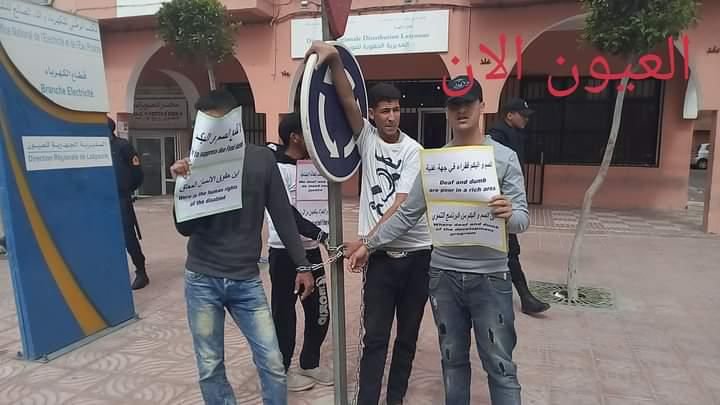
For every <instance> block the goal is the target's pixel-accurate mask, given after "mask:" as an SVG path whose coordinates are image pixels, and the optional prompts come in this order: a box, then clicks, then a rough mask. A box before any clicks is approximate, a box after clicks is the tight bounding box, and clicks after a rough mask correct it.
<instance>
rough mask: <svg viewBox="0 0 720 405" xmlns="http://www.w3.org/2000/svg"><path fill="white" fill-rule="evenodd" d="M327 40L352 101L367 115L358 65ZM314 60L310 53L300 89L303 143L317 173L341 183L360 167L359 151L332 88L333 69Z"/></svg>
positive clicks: (344, 50) (365, 95)
mask: <svg viewBox="0 0 720 405" xmlns="http://www.w3.org/2000/svg"><path fill="white" fill-rule="evenodd" d="M328 43H329V44H332V45H333V46H335V48H337V50H338V52H339V53H340V59H341V60H342V62H343V65H344V66H345V74H346V75H347V77H348V80H349V81H350V85H351V86H352V88H353V92H354V93H355V100H356V101H357V103H358V105H359V106H360V111H361V112H362V115H363V117H365V118H367V114H368V101H367V91H366V89H365V79H364V78H363V74H362V70H361V69H360V64H359V63H358V62H357V60H356V59H355V57H354V56H353V54H352V53H351V52H350V50H349V49H347V48H346V47H345V46H344V45H342V44H341V43H339V42H335V41H331V42H328ZM316 63H317V55H315V54H312V55H310V57H308V60H307V62H306V65H305V72H304V74H303V78H302V88H301V90H300V116H301V117H302V125H303V134H304V137H305V144H306V145H307V148H308V152H309V154H310V157H311V158H312V160H313V161H314V162H315V165H316V166H317V168H318V170H319V171H320V173H322V175H323V176H325V177H326V178H327V179H328V180H330V181H333V182H337V183H341V182H343V181H346V180H347V179H349V178H350V177H352V176H353V175H354V174H355V172H356V171H357V169H358V167H360V153H359V152H358V148H357V145H356V144H355V139H354V138H353V131H352V128H351V127H350V123H349V122H348V120H347V118H346V117H345V110H344V109H343V107H342V104H341V103H340V99H339V98H338V95H337V92H336V91H335V86H334V85H333V82H332V72H331V71H330V68H329V66H328V65H327V64H323V65H321V66H319V68H318V69H317V70H315V66H316Z"/></svg>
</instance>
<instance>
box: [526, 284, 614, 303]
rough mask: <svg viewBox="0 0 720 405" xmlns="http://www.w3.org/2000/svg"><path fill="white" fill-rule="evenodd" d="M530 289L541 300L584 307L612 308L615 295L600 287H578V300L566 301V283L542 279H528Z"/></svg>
mask: <svg viewBox="0 0 720 405" xmlns="http://www.w3.org/2000/svg"><path fill="white" fill-rule="evenodd" d="M528 284H529V287H530V291H532V293H533V294H534V295H535V296H536V297H537V298H538V299H539V300H541V301H545V302H547V303H550V304H552V303H555V304H564V305H571V306H578V307H586V308H600V309H614V308H615V296H614V294H613V292H612V291H610V290H608V289H606V288H600V287H582V286H581V287H579V288H578V290H579V291H578V301H577V302H572V303H571V302H568V299H567V285H566V284H558V283H548V282H544V281H529V282H528Z"/></svg>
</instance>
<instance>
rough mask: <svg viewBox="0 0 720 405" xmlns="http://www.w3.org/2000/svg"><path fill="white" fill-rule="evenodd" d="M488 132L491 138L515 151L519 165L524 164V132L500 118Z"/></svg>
mask: <svg viewBox="0 0 720 405" xmlns="http://www.w3.org/2000/svg"><path fill="white" fill-rule="evenodd" d="M488 133H489V134H490V136H491V137H492V139H494V140H496V141H498V142H500V143H501V144H503V145H505V146H507V147H508V148H510V149H512V150H513V151H515V153H517V155H518V160H519V161H520V166H521V167H522V166H523V165H524V164H525V134H523V133H522V132H520V131H518V130H517V129H515V128H512V127H511V126H509V125H508V124H507V123H506V122H505V121H503V120H500V121H499V122H497V123H496V124H495V125H493V126H492V127H491V128H490V129H489V130H488Z"/></svg>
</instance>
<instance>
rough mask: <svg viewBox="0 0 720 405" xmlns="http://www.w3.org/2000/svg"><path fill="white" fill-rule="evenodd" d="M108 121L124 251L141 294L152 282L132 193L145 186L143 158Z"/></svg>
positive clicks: (133, 284)
mask: <svg viewBox="0 0 720 405" xmlns="http://www.w3.org/2000/svg"><path fill="white" fill-rule="evenodd" d="M107 121H108V127H109V128H110V132H111V133H112V137H111V138H110V150H111V151H112V160H113V167H114V168H115V179H116V180H117V186H118V194H119V197H120V215H121V217H122V225H123V233H124V235H125V248H126V249H127V252H128V253H129V254H130V258H131V259H132V262H133V264H134V265H135V281H133V283H132V289H133V290H139V289H141V288H144V287H146V286H147V285H148V284H149V283H150V279H149V278H148V276H147V273H146V272H145V255H144V254H143V252H142V248H141V247H140V242H139V241H138V237H139V238H140V239H142V236H141V235H140V226H139V225H138V222H137V217H136V216H135V210H134V209H133V202H132V193H133V192H135V190H137V189H138V188H139V187H140V185H142V182H143V178H144V175H143V171H142V166H140V157H139V156H138V154H137V152H135V148H133V147H132V145H131V144H130V142H128V141H127V139H123V138H120V137H118V136H117V135H115V121H113V120H112V119H111V118H110V117H108V119H107Z"/></svg>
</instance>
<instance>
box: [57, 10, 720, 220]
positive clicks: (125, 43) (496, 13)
mask: <svg viewBox="0 0 720 405" xmlns="http://www.w3.org/2000/svg"><path fill="white" fill-rule="evenodd" d="M77 3H80V1H79V0H76V1H73V0H63V1H61V2H60V3H58V4H59V5H66V6H67V8H70V9H78V8H81V7H79V6H78V4H77ZM88 3H92V2H90V1H84V2H82V6H83V7H87V4H88ZM101 3H102V4H101ZM105 3H107V2H106V1H105V0H103V2H101V1H98V2H97V4H100V5H104V4H105ZM296 3H297V2H294V3H291V4H290V5H287V6H278V7H277V8H276V10H275V11H276V15H277V16H278V17H277V18H276V19H275V20H274V23H273V24H267V23H263V24H248V25H244V26H242V27H241V28H240V30H239V32H238V43H237V46H236V55H235V58H236V60H237V64H235V63H234V62H233V63H230V64H228V65H227V70H225V69H224V68H221V69H220V71H219V72H218V80H219V81H223V80H224V79H225V78H230V79H232V80H233V81H243V80H246V81H247V82H248V83H250V85H251V87H252V90H253V95H254V98H255V108H256V111H258V112H261V113H266V119H267V123H266V125H267V128H268V134H267V139H268V140H275V139H277V137H276V134H275V129H276V128H277V124H278V117H279V115H280V114H282V113H286V112H288V111H289V109H290V105H289V104H290V103H289V99H290V97H289V94H290V92H291V89H293V83H294V82H296V81H297V78H298V69H299V68H300V66H301V62H302V61H301V60H297V59H292V58H291V57H290V26H291V19H292V18H293V17H308V16H316V15H313V14H312V13H308V10H302V9H300V8H299V6H298V5H297V4H296ZM93 4H94V3H93ZM228 4H229V5H230V3H228ZM237 4H240V3H237ZM243 4H244V3H243ZM469 4H470V3H468V2H467V1H433V2H430V1H424V0H419V1H418V2H416V3H413V4H412V5H389V6H388V5H387V2H384V1H380V0H358V1H356V2H354V3H353V7H354V10H355V11H356V12H358V11H360V12H363V13H381V12H397V11H400V10H401V9H408V10H410V9H428V8H435V9H437V8H443V7H444V5H447V7H448V8H449V9H450V26H449V32H448V35H449V51H448V52H447V53H443V54H441V55H439V58H438V55H413V56H392V57H391V56H377V57H376V56H363V57H360V58H359V60H360V63H361V65H362V66H363V69H364V72H365V74H366V78H367V79H369V80H371V79H417V78H438V79H439V78H440V77H441V76H442V75H443V74H444V73H445V72H446V71H449V72H450V73H451V74H452V75H456V74H461V73H465V71H466V67H467V66H468V65H470V66H472V68H473V72H474V74H475V76H476V77H477V78H479V79H480V80H481V82H482V83H483V87H484V91H485V99H486V110H487V112H488V113H494V112H496V111H497V108H498V100H499V97H500V93H501V90H502V88H503V86H504V84H505V80H503V79H492V80H489V79H486V78H485V75H486V74H487V73H488V72H489V71H490V70H491V69H492V68H493V67H494V64H490V65H485V64H482V63H481V60H482V59H483V58H484V57H485V56H486V55H484V54H482V53H481V52H480V50H479V44H480V41H481V40H482V41H484V43H485V44H486V45H487V46H489V47H490V48H491V49H494V50H496V51H499V43H498V37H499V35H500V34H503V33H504V34H505V35H506V37H507V55H506V58H505V65H506V67H507V68H508V69H512V66H514V65H515V62H516V59H517V57H516V54H515V52H514V38H515V36H516V35H519V36H520V37H521V38H522V39H523V47H524V49H525V51H526V53H525V55H524V56H523V62H524V67H525V68H524V74H531V73H533V72H535V73H543V72H557V74H562V75H567V72H568V70H567V67H564V68H559V67H558V66H557V65H556V64H555V57H556V56H558V51H562V52H563V55H564V56H565V57H566V58H567V60H568V62H569V63H570V64H571V63H572V62H575V61H577V62H578V63H579V64H580V66H584V67H585V68H587V66H588V65H589V62H590V60H591V59H592V57H593V56H594V55H596V53H594V52H592V51H590V50H589V49H585V50H574V49H575V48H576V44H575V42H574V39H575V37H576V35H575V34H574V33H573V32H572V31H570V32H550V33H546V34H542V33H543V32H544V31H545V30H546V29H548V28H549V27H552V26H556V25H557V24H559V23H561V22H562V21H564V20H567V19H569V18H571V17H573V16H578V15H579V14H580V13H581V10H580V8H579V6H578V5H577V4H576V3H559V4H548V5H540V6H527V7H521V8H512V9H507V8H497V9H487V8H469V7H468V6H469ZM231 8H232V7H231ZM97 12H98V13H100V11H97ZM701 13H702V22H701V24H700V25H699V26H698V27H696V28H693V29H691V30H690V31H689V35H690V37H691V67H692V68H693V75H696V78H697V79H698V82H699V83H701V85H700V86H699V87H700V103H699V105H700V108H701V109H707V110H713V109H720V84H718V83H717V82H713V81H711V80H708V78H710V77H714V76H715V75H716V72H717V67H718V65H719V64H720V56H719V55H713V54H707V53H706V52H705V49H707V48H709V47H712V46H713V45H716V41H717V36H716V28H715V27H714V25H713V24H712V23H708V21H713V20H717V19H718V18H720V4H718V3H712V4H706V5H703V6H702V8H701ZM98 16H99V17H101V18H103V17H106V16H105V15H103V16H100V15H98ZM509 16H512V18H509ZM568 24H570V25H568ZM562 26H563V27H566V28H567V27H568V26H569V27H570V28H572V23H566V24H563V25H562ZM541 34H542V36H541ZM535 39H538V40H537V41H535ZM557 41H562V42H563V45H562V46H559V45H558V43H557ZM103 46H104V55H105V65H106V73H107V78H108V87H109V93H110V97H111V110H112V111H111V113H112V114H115V113H126V112H129V111H128V109H129V108H131V101H132V97H131V96H132V94H133V91H134V86H135V84H136V82H137V79H138V78H139V76H140V72H141V71H142V70H143V68H144V67H145V64H146V62H147V61H148V60H150V61H151V64H150V68H151V69H159V68H161V67H163V65H165V64H167V65H172V66H175V68H177V69H179V70H181V71H182V72H184V73H185V74H186V75H187V76H188V77H189V78H190V79H191V80H192V82H193V83H194V84H195V85H196V87H197V89H198V91H199V92H200V93H201V94H202V93H203V92H204V91H206V89H207V79H206V75H205V74H204V72H202V71H201V70H200V69H195V68H191V67H187V66H177V65H173V64H174V63H175V62H174V61H171V60H167V59H164V60H161V59H162V58H164V56H163V57H160V56H159V57H157V58H155V57H153V54H154V53H155V52H156V51H157V50H158V49H159V43H158V40H157V38H156V37H155V35H154V33H153V32H152V31H147V30H145V31H135V32H109V33H104V35H103ZM659 54H660V55H663V52H660V53H659ZM455 56H457V57H458V59H459V60H460V62H459V63H457V64H454V63H452V62H451V60H452V59H453V57H455ZM439 61H441V62H442V63H440V62H439ZM531 61H532V63H530V62H531ZM678 63H680V62H678ZM611 65H612V66H613V67H615V66H618V65H619V66H622V63H621V62H620V61H618V60H614V59H613V60H611ZM443 66H444V68H445V71H443V69H442V67H443ZM558 68H559V69H558ZM563 69H564V70H563ZM581 70H582V68H581ZM685 87H686V86H685V82H684V79H682V78H676V79H675V80H672V81H670V82H668V83H667V86H666V94H665V99H664V108H665V115H664V117H663V123H662V144H661V156H660V167H659V168H657V169H647V168H612V169H611V171H610V174H609V177H608V179H607V183H606V185H605V186H604V187H603V189H602V190H601V193H600V195H598V196H597V198H596V203H595V206H596V207H603V206H604V207H652V208H681V207H684V205H685V201H686V200H687V191H686V189H687V177H688V170H689V155H690V150H691V147H692V121H685V120H683V119H682V107H683V102H684V96H685ZM596 170H597V167H578V166H548V167H547V168H546V183H545V203H546V204H552V205H560V204H562V205H575V206H577V205H579V204H580V201H581V199H582V194H583V192H584V190H585V188H586V187H587V185H588V184H589V183H590V181H591V179H592V177H593V175H594V173H595V172H596ZM561 179H562V180H561ZM343 189H344V191H345V193H346V195H349V196H356V195H357V180H356V179H352V180H350V181H348V182H347V183H346V184H345V185H344V186H343Z"/></svg>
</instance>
